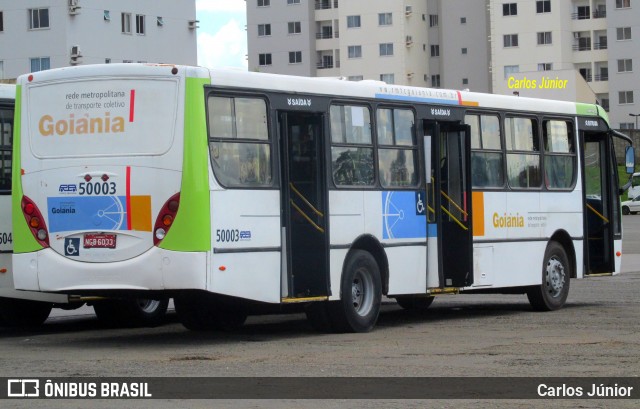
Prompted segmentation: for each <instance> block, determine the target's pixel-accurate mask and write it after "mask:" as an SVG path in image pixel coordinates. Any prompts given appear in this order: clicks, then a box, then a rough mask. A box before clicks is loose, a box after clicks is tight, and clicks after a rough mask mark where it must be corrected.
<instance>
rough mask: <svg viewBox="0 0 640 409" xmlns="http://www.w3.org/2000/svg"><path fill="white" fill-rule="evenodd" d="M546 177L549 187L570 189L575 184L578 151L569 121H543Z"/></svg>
mask: <svg viewBox="0 0 640 409" xmlns="http://www.w3.org/2000/svg"><path fill="white" fill-rule="evenodd" d="M542 131H543V137H544V154H545V156H544V177H545V184H546V186H547V188H548V189H568V188H571V186H573V180H574V177H575V168H576V153H575V143H574V140H573V138H574V136H573V130H572V127H571V123H569V122H568V121H559V120H557V121H556V120H550V121H544V123H543V128H542Z"/></svg>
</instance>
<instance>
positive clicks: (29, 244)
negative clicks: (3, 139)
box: [11, 85, 43, 253]
mask: <svg viewBox="0 0 640 409" xmlns="http://www.w3.org/2000/svg"><path fill="white" fill-rule="evenodd" d="M21 113H22V86H20V85H18V86H16V106H15V112H14V114H13V164H12V166H11V209H12V211H11V222H12V223H13V252H14V253H31V252H34V251H38V250H42V249H43V247H42V246H41V245H40V243H38V241H37V240H36V239H35V237H33V234H31V229H29V226H27V221H26V220H25V218H24V215H23V214H22V194H23V193H22V177H21V175H22V165H21V162H20V145H21V144H20V139H21V134H20V131H21V129H22V123H21V122H22V116H21Z"/></svg>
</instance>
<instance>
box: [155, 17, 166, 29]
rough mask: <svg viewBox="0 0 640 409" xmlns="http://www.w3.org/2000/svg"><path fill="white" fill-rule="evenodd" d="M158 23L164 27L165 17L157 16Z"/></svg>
mask: <svg viewBox="0 0 640 409" xmlns="http://www.w3.org/2000/svg"><path fill="white" fill-rule="evenodd" d="M156 25H157V26H158V27H163V26H164V19H163V18H162V17H161V16H158V17H156Z"/></svg>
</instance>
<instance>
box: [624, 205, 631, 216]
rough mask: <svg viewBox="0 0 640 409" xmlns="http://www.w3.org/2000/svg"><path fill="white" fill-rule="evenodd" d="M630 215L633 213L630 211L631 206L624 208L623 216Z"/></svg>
mask: <svg viewBox="0 0 640 409" xmlns="http://www.w3.org/2000/svg"><path fill="white" fill-rule="evenodd" d="M629 213H631V212H630V211H629V206H622V214H624V215H627V214H629Z"/></svg>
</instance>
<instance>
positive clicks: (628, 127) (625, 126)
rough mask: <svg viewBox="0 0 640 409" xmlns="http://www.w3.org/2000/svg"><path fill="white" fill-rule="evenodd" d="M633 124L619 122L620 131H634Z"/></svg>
mask: <svg viewBox="0 0 640 409" xmlns="http://www.w3.org/2000/svg"><path fill="white" fill-rule="evenodd" d="M634 128H635V127H634V123H633V122H620V129H634Z"/></svg>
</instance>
